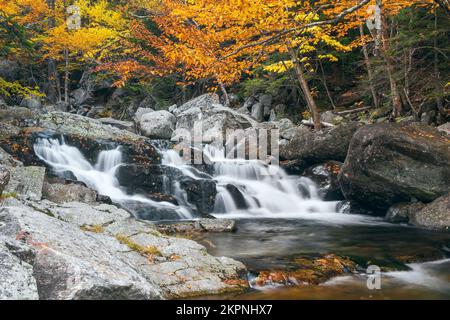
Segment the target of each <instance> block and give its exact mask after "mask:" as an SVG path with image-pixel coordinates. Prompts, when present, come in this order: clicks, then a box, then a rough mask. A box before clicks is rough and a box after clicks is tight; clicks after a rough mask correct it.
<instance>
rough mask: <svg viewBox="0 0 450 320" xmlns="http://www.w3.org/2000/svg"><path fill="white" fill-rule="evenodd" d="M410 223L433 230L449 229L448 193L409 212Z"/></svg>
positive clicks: (449, 207) (449, 204)
mask: <svg viewBox="0 0 450 320" xmlns="http://www.w3.org/2000/svg"><path fill="white" fill-rule="evenodd" d="M410 223H411V224H413V225H416V226H418V227H422V228H426V229H434V230H450V194H447V195H445V196H442V197H440V198H438V199H436V200H434V201H433V202H432V203H430V204H428V205H426V206H425V207H423V208H422V209H421V210H417V211H414V212H412V213H411V214H410Z"/></svg>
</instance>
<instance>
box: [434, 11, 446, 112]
mask: <svg viewBox="0 0 450 320" xmlns="http://www.w3.org/2000/svg"><path fill="white" fill-rule="evenodd" d="M437 26H438V15H437V8H436V9H435V10H434V32H435V35H434V42H433V45H434V75H435V83H436V84H435V85H436V106H437V108H438V111H439V117H438V118H440V117H441V115H443V112H444V104H443V102H442V88H441V84H440V79H441V74H440V72H439V55H438V50H436V49H437V46H438V44H437V36H438V34H437ZM438 120H439V119H438Z"/></svg>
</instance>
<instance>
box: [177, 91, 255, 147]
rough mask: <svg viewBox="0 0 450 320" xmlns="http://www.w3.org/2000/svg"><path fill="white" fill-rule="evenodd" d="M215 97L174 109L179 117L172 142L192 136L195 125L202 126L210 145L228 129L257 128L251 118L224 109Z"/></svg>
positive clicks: (205, 140)
mask: <svg viewBox="0 0 450 320" xmlns="http://www.w3.org/2000/svg"><path fill="white" fill-rule="evenodd" d="M216 98H217V97H216V96H215V95H209V94H208V95H203V96H200V97H198V98H196V99H194V100H192V101H189V102H188V103H186V104H184V105H182V106H180V107H178V108H176V109H174V110H173V111H172V112H173V113H174V114H175V115H176V116H177V126H176V130H175V131H174V133H173V135H172V141H176V142H178V141H181V140H185V139H186V138H187V137H189V136H190V135H192V134H193V133H194V132H193V128H194V125H195V124H197V125H201V130H202V135H203V142H204V143H210V142H212V141H214V140H215V139H216V138H217V137H219V136H220V135H225V133H226V130H227V129H232V130H234V129H247V128H250V127H252V126H256V124H257V123H256V121H255V120H253V119H252V118H251V117H249V116H247V115H245V114H242V113H240V112H237V111H235V110H233V109H231V108H228V107H224V106H222V105H221V104H219V103H218V101H217V100H216Z"/></svg>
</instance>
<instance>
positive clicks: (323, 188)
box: [303, 161, 344, 201]
mask: <svg viewBox="0 0 450 320" xmlns="http://www.w3.org/2000/svg"><path fill="white" fill-rule="evenodd" d="M342 165H343V163H342V162H338V161H327V162H325V163H321V164H317V165H314V166H311V167H309V168H307V169H306V170H305V172H304V173H303V176H305V177H307V178H310V179H311V180H312V181H314V182H315V183H316V184H317V186H318V187H319V195H320V196H321V198H322V199H323V200H325V201H338V200H344V196H343V195H342V191H341V186H340V185H339V182H338V175H339V172H340V170H341V167H342Z"/></svg>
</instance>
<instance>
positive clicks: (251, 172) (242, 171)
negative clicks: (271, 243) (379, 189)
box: [163, 145, 382, 224]
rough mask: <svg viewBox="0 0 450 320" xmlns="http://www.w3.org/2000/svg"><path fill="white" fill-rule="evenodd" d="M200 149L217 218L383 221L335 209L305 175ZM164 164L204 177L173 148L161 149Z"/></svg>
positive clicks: (212, 150)
mask: <svg viewBox="0 0 450 320" xmlns="http://www.w3.org/2000/svg"><path fill="white" fill-rule="evenodd" d="M203 152H204V154H205V156H206V157H208V159H210V160H211V162H212V163H213V166H214V176H213V178H214V180H216V181H217V183H218V186H217V191H218V194H217V196H216V203H215V212H214V214H213V215H214V216H215V217H217V218H231V219H233V218H244V219H245V218H288V219H296V218H297V219H311V220H319V221H323V222H326V223H333V224H374V223H382V222H380V219H376V218H373V217H368V216H362V215H349V214H343V213H340V212H338V210H337V207H338V202H333V201H328V202H326V201H322V200H321V199H320V197H319V193H318V189H317V186H316V185H315V184H314V182H313V181H311V180H310V179H308V178H304V177H301V178H298V177H294V176H289V175H287V174H286V173H285V171H284V170H282V169H281V168H279V167H273V166H269V165H266V164H264V163H263V162H261V161H257V160H244V159H228V158H226V157H225V153H224V151H223V150H220V149H217V148H214V147H212V146H208V145H207V146H206V147H205V148H204V150H203ZM163 164H165V165H169V166H173V167H176V168H178V169H179V170H181V171H182V172H183V173H184V174H185V175H187V176H190V177H192V178H194V179H200V178H204V176H205V174H204V173H202V172H199V171H198V170H196V169H195V168H193V167H192V166H190V165H188V164H186V163H185V162H184V161H183V159H182V158H181V157H180V156H179V155H178V153H177V152H175V151H174V150H168V151H165V152H164V154H163ZM227 185H232V186H234V187H236V188H237V189H238V190H239V192H240V193H241V196H242V198H243V199H244V202H245V208H239V203H237V201H236V199H235V198H233V195H232V193H231V192H230V191H229V190H227ZM241 207H242V204H241Z"/></svg>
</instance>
